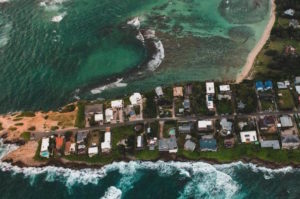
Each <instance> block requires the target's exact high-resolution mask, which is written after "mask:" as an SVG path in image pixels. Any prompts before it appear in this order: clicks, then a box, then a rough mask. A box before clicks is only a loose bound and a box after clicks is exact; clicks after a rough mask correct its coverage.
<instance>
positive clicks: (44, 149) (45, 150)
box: [40, 138, 50, 158]
mask: <svg viewBox="0 0 300 199" xmlns="http://www.w3.org/2000/svg"><path fill="white" fill-rule="evenodd" d="M49 146H50V138H43V139H42V143H41V150H40V156H41V157H43V158H49V156H50V153H49Z"/></svg>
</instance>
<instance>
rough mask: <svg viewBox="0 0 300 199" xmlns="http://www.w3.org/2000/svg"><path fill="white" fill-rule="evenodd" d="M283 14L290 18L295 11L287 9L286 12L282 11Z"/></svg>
mask: <svg viewBox="0 0 300 199" xmlns="http://www.w3.org/2000/svg"><path fill="white" fill-rule="evenodd" d="M284 14H285V15H288V16H291V17H292V16H294V14H295V10H294V9H288V10H286V11H284Z"/></svg>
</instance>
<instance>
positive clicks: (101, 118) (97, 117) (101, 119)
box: [94, 113, 104, 124]
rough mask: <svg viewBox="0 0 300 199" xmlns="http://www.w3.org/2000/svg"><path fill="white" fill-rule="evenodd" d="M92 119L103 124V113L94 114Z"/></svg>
mask: <svg viewBox="0 0 300 199" xmlns="http://www.w3.org/2000/svg"><path fill="white" fill-rule="evenodd" d="M94 119H95V122H98V123H100V124H103V119H104V117H103V113H96V114H95V118H94Z"/></svg>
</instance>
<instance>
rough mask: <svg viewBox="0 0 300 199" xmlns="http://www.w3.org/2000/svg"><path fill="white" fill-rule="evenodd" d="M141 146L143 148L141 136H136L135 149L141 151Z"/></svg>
mask: <svg viewBox="0 0 300 199" xmlns="http://www.w3.org/2000/svg"><path fill="white" fill-rule="evenodd" d="M143 146H144V144H143V136H141V135H139V136H137V139H136V147H137V149H142V148H143Z"/></svg>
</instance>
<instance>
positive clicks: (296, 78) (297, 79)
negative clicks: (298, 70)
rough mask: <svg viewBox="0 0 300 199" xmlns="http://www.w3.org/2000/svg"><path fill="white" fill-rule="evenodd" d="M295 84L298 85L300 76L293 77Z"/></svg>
mask: <svg viewBox="0 0 300 199" xmlns="http://www.w3.org/2000/svg"><path fill="white" fill-rule="evenodd" d="M295 85H300V76H297V77H295Z"/></svg>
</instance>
